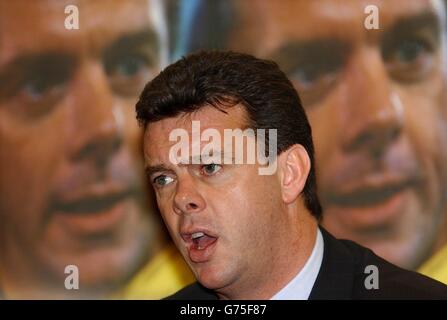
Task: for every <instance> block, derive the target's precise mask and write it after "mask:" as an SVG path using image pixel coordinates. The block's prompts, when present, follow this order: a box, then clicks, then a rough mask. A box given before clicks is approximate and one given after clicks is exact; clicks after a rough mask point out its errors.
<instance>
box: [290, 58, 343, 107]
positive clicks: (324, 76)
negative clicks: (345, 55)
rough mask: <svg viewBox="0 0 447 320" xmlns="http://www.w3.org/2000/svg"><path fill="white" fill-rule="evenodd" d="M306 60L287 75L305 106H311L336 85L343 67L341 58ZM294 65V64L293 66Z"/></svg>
mask: <svg viewBox="0 0 447 320" xmlns="http://www.w3.org/2000/svg"><path fill="white" fill-rule="evenodd" d="M317 58H318V57H314V58H313V59H309V60H307V59H306V60H305V61H302V62H300V63H297V64H296V65H295V66H292V67H290V68H289V70H288V71H287V75H288V77H289V78H290V80H291V81H292V83H293V85H294V86H295V88H296V89H297V91H298V93H299V94H300V97H301V99H302V100H303V104H304V106H307V107H308V106H311V105H312V104H314V103H316V102H317V101H318V100H320V99H322V98H323V97H324V96H325V95H326V94H327V93H328V92H329V91H330V89H331V88H332V86H333V85H334V84H335V83H336V78H337V75H338V72H339V70H340V68H341V65H342V63H343V62H342V60H341V58H338V57H332V58H327V59H326V58H325V59H324V60H323V59H317ZM292 65H293V64H292Z"/></svg>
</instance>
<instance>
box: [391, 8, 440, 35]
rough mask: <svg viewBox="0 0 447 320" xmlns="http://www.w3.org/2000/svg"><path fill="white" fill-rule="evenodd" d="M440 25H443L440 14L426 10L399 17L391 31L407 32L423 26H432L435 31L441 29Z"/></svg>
mask: <svg viewBox="0 0 447 320" xmlns="http://www.w3.org/2000/svg"><path fill="white" fill-rule="evenodd" d="M440 27H441V25H440V21H439V17H438V15H437V14H436V13H435V12H433V11H425V12H422V13H419V14H416V15H411V16H406V17H402V18H400V19H398V20H397V21H396V22H395V23H394V24H393V25H392V26H391V30H390V32H392V33H397V34H406V33H411V32H414V31H415V30H419V29H422V28H431V29H433V30H434V31H439V30H440Z"/></svg>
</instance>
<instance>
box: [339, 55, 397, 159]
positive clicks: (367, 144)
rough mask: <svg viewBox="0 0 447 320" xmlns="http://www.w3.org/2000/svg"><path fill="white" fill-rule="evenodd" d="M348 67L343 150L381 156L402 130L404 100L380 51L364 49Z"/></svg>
mask: <svg viewBox="0 0 447 320" xmlns="http://www.w3.org/2000/svg"><path fill="white" fill-rule="evenodd" d="M348 68H349V69H348V75H347V77H348V80H347V81H346V86H345V88H346V93H345V95H344V97H345V98H344V100H345V101H344V103H343V104H344V106H345V107H346V108H347V112H345V113H344V114H345V116H344V120H345V121H344V125H343V127H344V128H345V129H344V134H343V139H342V146H343V150H344V151H345V152H348V153H349V152H359V151H360V152H368V153H370V154H372V155H375V156H380V155H381V154H382V153H383V152H384V151H386V150H387V149H388V147H389V146H390V144H391V143H393V142H394V141H396V140H397V138H398V137H399V135H400V133H401V132H402V126H403V120H404V117H403V116H404V114H403V111H404V110H403V106H402V103H401V101H400V98H399V96H398V95H397V93H396V92H393V90H392V83H391V81H390V79H389V77H388V74H387V72H386V68H385V65H384V63H383V60H382V57H381V55H380V53H379V52H377V51H374V50H373V49H364V50H363V51H362V52H361V53H360V54H358V55H357V57H356V58H354V59H353V61H352V63H351V64H350V66H349V67H348Z"/></svg>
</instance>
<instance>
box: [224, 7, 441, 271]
mask: <svg viewBox="0 0 447 320" xmlns="http://www.w3.org/2000/svg"><path fill="white" fill-rule="evenodd" d="M439 4H440V2H435V1H429V0H417V1H407V0H405V1H400V0H393V1H379V0H377V1H376V0H374V1H358V0H352V1H342V2H341V1H332V0H327V1H326V0H321V1H306V0H303V1H295V0H293V1H247V2H245V1H235V2H234V6H235V7H236V8H237V12H238V16H237V18H238V19H239V20H238V21H239V24H237V26H236V27H235V28H234V30H235V31H234V32H232V33H231V34H230V37H229V42H228V47H229V48H230V49H233V50H239V51H245V52H249V53H252V54H254V55H257V56H259V57H264V58H271V59H273V60H276V61H277V62H278V63H279V65H280V66H281V68H282V69H283V70H284V71H285V72H286V73H287V75H288V76H289V77H290V79H291V80H292V82H293V83H294V85H295V86H296V88H297V90H298V92H299V93H300V96H301V98H302V100H303V104H304V106H305V108H306V111H307V114H308V116H309V120H310V123H311V125H312V129H313V136H314V140H315V145H316V159H317V177H318V182H319V193H320V197H321V200H322V203H323V207H324V209H325V211H324V221H323V223H324V225H325V226H326V227H327V228H328V229H329V230H330V231H331V232H333V233H334V234H335V235H336V236H338V237H342V238H350V239H354V240H355V241H358V242H360V243H362V244H364V245H366V246H369V247H370V248H372V249H373V250H374V251H376V253H378V254H379V255H382V256H384V257H385V258H387V259H389V260H391V261H393V262H395V263H397V264H399V265H402V266H406V267H415V266H417V265H418V263H420V261H421V260H422V259H424V258H425V257H426V256H425V255H426V254H427V253H429V250H430V246H431V244H432V242H433V239H434V237H435V236H436V233H437V231H438V227H437V226H438V225H439V220H440V218H441V206H442V205H443V201H444V199H443V198H444V196H443V187H445V185H446V184H445V178H444V176H445V173H444V172H443V171H442V170H441V169H442V167H443V166H445V159H446V158H445V157H444V155H443V153H444V152H445V149H446V146H447V145H446V142H445V138H446V137H447V134H446V124H445V123H444V119H443V118H442V117H441V113H440V110H441V94H442V83H443V75H442V65H443V63H444V61H443V59H444V58H445V54H443V52H442V49H441V45H440V40H439V39H440V34H441V33H442V32H444V31H441V27H440V17H439V14H440V12H441V10H438V9H439V8H437V7H436V5H439ZM368 5H376V6H377V7H378V9H379V18H380V19H379V26H380V29H379V30H367V29H366V28H365V26H364V21H365V19H366V18H367V16H368V14H365V13H364V10H365V7H366V6H368ZM441 9H442V7H441ZM260 39H262V41H260ZM443 55H444V56H443ZM444 193H445V192H444Z"/></svg>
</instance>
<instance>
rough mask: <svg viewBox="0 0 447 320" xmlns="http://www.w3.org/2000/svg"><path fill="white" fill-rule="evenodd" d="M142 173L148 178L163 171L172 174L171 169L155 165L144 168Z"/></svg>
mask: <svg viewBox="0 0 447 320" xmlns="http://www.w3.org/2000/svg"><path fill="white" fill-rule="evenodd" d="M144 171H145V172H146V175H147V176H148V177H150V176H152V175H153V174H154V173H158V172H163V171H165V172H166V171H169V172H172V170H171V169H169V168H167V167H166V166H164V165H162V164H157V165H153V166H145V167H144Z"/></svg>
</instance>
